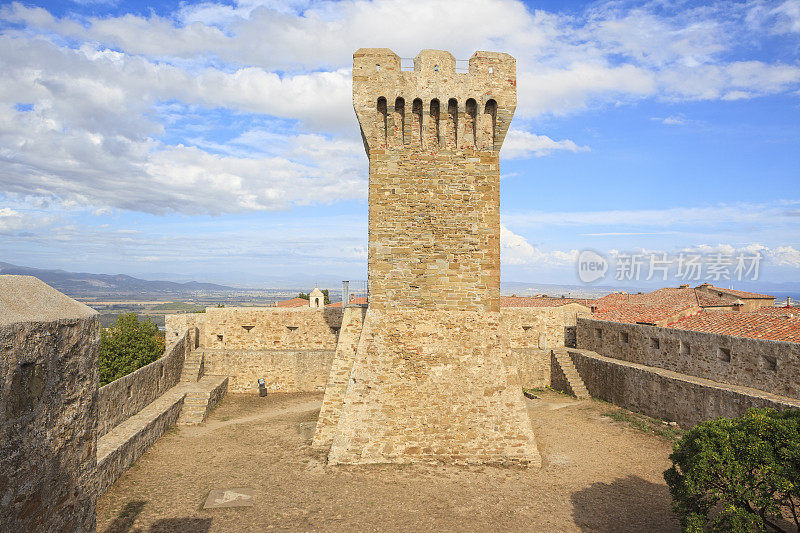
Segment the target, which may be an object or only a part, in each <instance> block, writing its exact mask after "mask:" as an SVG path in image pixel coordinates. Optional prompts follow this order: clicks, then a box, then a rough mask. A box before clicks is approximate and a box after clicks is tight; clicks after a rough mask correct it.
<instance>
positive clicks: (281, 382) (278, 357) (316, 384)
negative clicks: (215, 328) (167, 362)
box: [202, 348, 334, 392]
mask: <svg viewBox="0 0 800 533" xmlns="http://www.w3.org/2000/svg"><path fill="white" fill-rule="evenodd" d="M202 352H203V358H204V365H205V372H206V374H209V375H212V376H228V377H229V378H230V381H229V390H230V391H232V392H254V391H258V379H259V378H264V380H265V382H266V386H267V390H268V391H270V392H321V391H323V390H325V383H326V382H327V381H328V374H329V373H330V369H331V361H332V360H333V355H334V350H231V349H224V350H215V349H209V348H203V349H202Z"/></svg>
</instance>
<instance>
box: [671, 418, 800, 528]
mask: <svg viewBox="0 0 800 533" xmlns="http://www.w3.org/2000/svg"><path fill="white" fill-rule="evenodd" d="M670 459H671V460H672V468H670V469H669V470H667V471H666V472H664V479H665V480H666V481H667V484H668V485H669V490H670V493H671V494H672V498H673V507H674V508H675V511H676V512H677V513H678V515H679V516H680V519H681V523H682V525H683V529H684V531H693V532H694V531H736V532H746V531H790V530H787V529H785V526H784V527H782V525H781V524H785V523H786V522H785V521H786V520H788V521H793V522H794V524H795V525H796V526H797V527H798V529H800V521H799V520H798V515H800V410H796V409H795V410H789V411H782V412H778V411H776V410H774V409H751V410H750V411H748V412H747V413H746V414H745V415H744V416H741V417H739V418H733V419H727V418H719V419H716V420H710V421H708V422H704V423H702V424H700V425H698V426H697V427H695V428H694V429H692V430H690V431H689V432H688V433H687V434H686V435H685V436H684V437H683V438H682V439H681V440H680V441H679V442H677V443H676V444H675V449H674V451H673V453H672V455H670Z"/></svg>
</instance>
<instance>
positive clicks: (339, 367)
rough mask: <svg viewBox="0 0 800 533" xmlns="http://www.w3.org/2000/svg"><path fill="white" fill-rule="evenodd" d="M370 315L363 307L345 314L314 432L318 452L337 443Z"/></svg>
mask: <svg viewBox="0 0 800 533" xmlns="http://www.w3.org/2000/svg"><path fill="white" fill-rule="evenodd" d="M366 313H367V310H366V308H363V307H346V308H345V310H344V313H343V314H342V327H341V329H340V330H339V340H338V341H337V343H336V352H335V354H334V356H333V361H332V362H331V371H330V372H331V373H330V375H329V377H328V383H327V385H326V386H325V397H324V398H323V399H322V408H321V409H320V411H319V418H318V419H317V427H316V429H315V430H314V441H313V444H312V445H313V446H314V447H315V448H320V449H324V448H330V446H331V443H332V442H333V437H334V435H335V434H336V426H337V425H338V424H339V415H340V414H341V412H342V404H343V403H344V395H345V392H347V382H348V381H349V380H350V371H351V370H352V368H353V361H354V360H355V358H356V351H357V350H358V343H359V339H361V331H362V329H363V326H364V317H365V315H366Z"/></svg>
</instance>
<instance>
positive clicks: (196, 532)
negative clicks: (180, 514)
mask: <svg viewBox="0 0 800 533" xmlns="http://www.w3.org/2000/svg"><path fill="white" fill-rule="evenodd" d="M146 503H147V502H144V501H133V502H128V503H127V504H126V505H125V507H123V508H122V510H121V511H120V512H119V514H118V515H117V516H116V518H114V521H113V522H111V524H109V526H108V528H106V530H105V533H142V531H143V530H141V529H139V528H136V529H134V527H133V524H134V522H135V521H136V517H137V516H139V513H141V512H142V509H144V506H145V504H146ZM210 529H211V519H210V518H165V519H163V520H159V521H157V522H154V523H153V525H152V526H150V533H179V532H180V533H185V532H188V531H191V532H192V533H208V531H209V530H210Z"/></svg>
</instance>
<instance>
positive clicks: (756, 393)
mask: <svg viewBox="0 0 800 533" xmlns="http://www.w3.org/2000/svg"><path fill="white" fill-rule="evenodd" d="M566 351H567V352H568V353H569V354H578V355H582V356H584V357H589V358H592V359H597V360H598V361H603V362H605V363H610V364H615V365H619V366H625V367H629V368H635V369H637V370H641V371H644V372H650V373H652V374H656V375H658V376H661V377H665V378H669V379H675V380H679V381H683V382H685V383H694V384H696V385H702V386H704V387H710V388H713V389H719V390H725V391H732V392H736V393H739V394H742V395H745V396H752V397H755V398H762V399H764V400H769V401H772V402H778V403H784V404H787V405H791V406H794V407H797V408H798V409H800V400H797V399H795V398H789V397H788V396H780V395H779V394H772V393H769V392H764V391H762V390H759V389H753V388H750V387H744V386H742V385H729V384H727V383H720V382H719V381H714V380H711V379H706V378H699V377H696V376H690V375H689V374H681V373H680V372H674V371H672V370H665V369H663V368H658V367H655V366H647V365H642V364H639V363H631V362H630V361H623V360H622V359H614V358H613V357H606V356H604V355H600V354H599V353H597V352H593V351H591V350H581V349H575V348H567V349H566Z"/></svg>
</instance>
